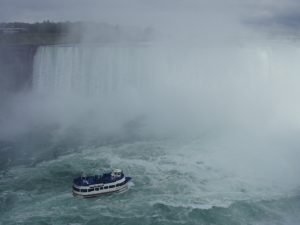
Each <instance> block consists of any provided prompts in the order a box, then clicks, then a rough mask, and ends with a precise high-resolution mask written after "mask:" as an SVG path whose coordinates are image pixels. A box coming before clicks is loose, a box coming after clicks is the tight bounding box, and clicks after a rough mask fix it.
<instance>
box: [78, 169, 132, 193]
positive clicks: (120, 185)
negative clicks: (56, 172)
mask: <svg viewBox="0 0 300 225" xmlns="http://www.w3.org/2000/svg"><path fill="white" fill-rule="evenodd" d="M130 180H131V177H125V175H124V173H123V172H122V170H120V169H114V170H113V171H111V172H110V173H104V174H102V175H95V176H85V175H82V176H81V177H77V178H75V179H74V181H73V195H74V196H78V195H79V196H83V197H94V196H98V195H101V194H108V193H112V192H118V191H123V190H126V189H127V188H128V182H129V181H130Z"/></svg>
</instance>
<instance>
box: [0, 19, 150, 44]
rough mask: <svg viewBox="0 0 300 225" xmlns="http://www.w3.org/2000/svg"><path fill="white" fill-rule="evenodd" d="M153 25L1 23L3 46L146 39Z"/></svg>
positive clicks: (0, 38) (0, 32)
mask: <svg viewBox="0 0 300 225" xmlns="http://www.w3.org/2000/svg"><path fill="white" fill-rule="evenodd" d="M153 36H154V31H153V29H152V28H145V29H140V28H133V27H124V26H119V25H111V24H107V23H95V22H57V23H55V22H50V21H44V22H42V23H22V22H14V23H0V44H2V45H10V44H12V45H52V44H76V43H108V42H145V41H149V40H150V39H152V38H153Z"/></svg>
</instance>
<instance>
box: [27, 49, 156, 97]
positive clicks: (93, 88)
mask: <svg viewBox="0 0 300 225" xmlns="http://www.w3.org/2000/svg"><path fill="white" fill-rule="evenodd" d="M152 54H153V52H151V50H150V51H149V48H148V47H147V46H139V47H131V46H128V47H122V46H117V47H116V46H43V47H39V49H38V51H37V53H36V55H35V60H34V72H33V87H34V89H35V90H38V91H42V92H76V93H79V94H84V95H93V96H95V95H109V94H111V93H114V92H118V91H122V90H126V89H130V88H133V89H143V88H146V87H149V86H150V85H151V84H153V82H154V79H155V78H154V77H155V74H157V73H155V71H154V70H155V68H157V63H158V62H159V61H160V60H159V59H158V57H157V56H156V57H153V56H152ZM155 64H156V65H155ZM154 65H155V66H154Z"/></svg>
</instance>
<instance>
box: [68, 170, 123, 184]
mask: <svg viewBox="0 0 300 225" xmlns="http://www.w3.org/2000/svg"><path fill="white" fill-rule="evenodd" d="M123 177H124V174H123V173H122V174H121V176H118V177H117V176H112V174H111V173H104V174H102V175H95V176H81V177H77V178H75V179H74V180H73V183H74V184H75V185H77V186H89V185H95V184H108V183H112V182H116V181H118V180H121V179H122V178H123Z"/></svg>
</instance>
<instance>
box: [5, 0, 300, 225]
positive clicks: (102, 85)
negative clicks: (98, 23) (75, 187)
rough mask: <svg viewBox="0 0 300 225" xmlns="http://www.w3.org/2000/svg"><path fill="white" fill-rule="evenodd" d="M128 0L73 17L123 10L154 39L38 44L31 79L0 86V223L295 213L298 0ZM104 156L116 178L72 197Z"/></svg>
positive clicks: (231, 220) (240, 219)
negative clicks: (119, 177) (88, 196)
mask: <svg viewBox="0 0 300 225" xmlns="http://www.w3.org/2000/svg"><path fill="white" fill-rule="evenodd" d="M67 2H68V1H65V3H67ZM91 2H92V1H91ZM100 2H101V4H102V6H106V7H107V9H109V10H108V12H114V13H116V12H120V11H122V10H121V9H120V8H118V7H117V6H118V5H119V4H121V3H120V2H119V1H114V2H107V1H100ZM130 2H135V3H136V4H134V5H130V4H129V5H126V4H125V3H122V4H121V5H122V6H123V7H124V12H123V13H121V12H120V14H117V15H116V18H112V17H110V16H109V15H108V14H109V13H103V14H101V15H99V16H98V17H97V16H96V14H95V12H94V11H93V10H92V9H91V11H90V12H91V13H90V15H88V13H86V14H84V16H83V17H87V18H88V17H89V16H90V17H89V18H88V19H90V20H94V19H95V20H104V21H105V19H106V21H105V22H111V23H121V22H120V21H122V19H123V18H125V17H128V15H129V14H130V12H132V13H133V14H132V17H129V18H128V19H127V20H126V19H124V21H123V23H124V24H125V25H127V26H129V27H130V26H132V27H134V26H140V27H143V26H145V27H147V26H151V27H152V28H153V29H154V30H155V32H156V33H155V34H156V35H155V38H154V39H153V40H152V41H148V42H143V43H135V42H130V43H129V42H118V43H116V42H114V43H109V44H108V43H105V44H103V43H102V44H92V43H86V42H85V40H89V35H92V33H93V34H94V32H96V31H94V30H93V31H91V33H89V32H87V33H86V34H85V38H83V41H82V43H81V44H78V45H53V46H40V47H38V49H37V51H36V53H35V55H34V61H33V74H32V80H31V81H30V84H31V85H30V88H28V89H26V90H23V91H21V92H18V93H14V94H12V95H10V96H7V97H5V98H4V97H3V98H0V99H1V108H0V144H1V145H0V150H1V152H2V155H3V157H1V167H0V168H1V177H0V178H1V179H0V190H1V194H0V224H17V223H18V224H42V223H44V224H120V223H123V224H141V222H142V224H178V223H180V224H298V223H299V221H300V217H299V213H298V212H299V210H300V201H299V193H300V180H299V173H300V164H299V162H298V161H299V157H300V150H299V145H300V143H299V133H300V114H299V112H300V105H299V95H300V90H299V87H298V84H299V82H300V77H299V76H298V75H299V72H300V64H299V62H298V58H299V57H300V44H299V42H298V41H297V39H298V36H297V35H296V34H295V33H294V32H293V27H294V26H295V24H293V26H291V25H290V23H287V21H289V18H292V17H290V16H289V15H291V14H293V13H297V12H296V10H295V11H293V12H291V9H292V8H293V7H295V6H297V5H298V3H296V2H294V1H286V3H285V4H284V3H283V1H278V3H275V2H272V1H263V2H261V3H259V2H257V1H254V2H252V3H251V2H250V1H249V2H248V1H245V2H244V3H243V4H242V3H237V2H236V1H228V2H227V3H226V4H225V3H218V2H217V1H212V3H211V2H208V1H200V2H196V1H187V2H182V1H174V2H172V3H171V1H162V2H161V3H159V2H157V1H153V2H148V1H141V2H142V3H141V2H138V1H130ZM33 3H34V4H36V2H34V1H33ZM16 4H17V1H16ZM95 4H96V3H95ZM101 4H100V3H98V4H96V5H95V6H100V5H101ZM6 6H7V5H6ZM37 6H38V5H37ZM58 6H60V4H58V3H56V1H53V3H52V7H53V8H56V7H58ZM61 6H62V9H64V4H61ZM129 6H132V7H129ZM41 7H42V6H41ZM21 8H22V7H21ZM42 8H43V7H42ZM95 8H97V7H95ZM50 9H51V7H50ZM50 9H48V10H47V13H46V14H47V15H52V14H51V10H50ZM99 10H100V12H102V11H103V9H101V8H100V9H99ZM32 12H33V14H32V18H29V17H28V18H27V19H28V20H30V19H35V18H39V13H37V12H39V10H33V9H32ZM67 12H68V13H66V17H68V18H67V19H69V18H70V19H73V18H74V15H78V14H77V13H78V10H76V7H75V5H74V7H71V9H70V10H67ZM143 12H144V13H143ZM58 15H60V13H58ZM139 15H140V16H141V17H140V20H138V19H137V18H139V17H138V16H139ZM293 15H294V14H293ZM20 16H21V17H24V16H26V14H20ZM61 16H62V15H61ZM152 17H153V18H152ZM283 17H284V18H285V20H284V21H285V22H283V20H280V18H283ZM62 18H63V16H62ZM83 19H85V18H83ZM275 20H276V21H279V22H277V23H273V22H270V21H275ZM258 24H259V26H258ZM129 27H128V29H129ZM264 27H265V28H266V29H261V28H264ZM262 30H263V31H262ZM0 70H1V68H0ZM115 167H119V168H121V169H123V170H124V171H125V173H126V174H129V175H130V176H132V177H133V182H132V184H131V186H130V188H129V190H128V191H127V192H125V193H122V194H117V195H111V196H107V197H103V198H98V199H94V200H90V201H86V200H84V199H78V198H73V196H72V195H71V190H70V186H71V183H72V179H73V178H74V177H75V176H77V175H79V174H80V173H81V171H86V172H87V173H91V174H94V173H98V172H99V171H104V170H107V169H109V168H115ZM25 206H26V207H25ZM1 215H2V216H1Z"/></svg>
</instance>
